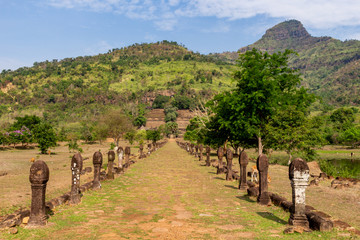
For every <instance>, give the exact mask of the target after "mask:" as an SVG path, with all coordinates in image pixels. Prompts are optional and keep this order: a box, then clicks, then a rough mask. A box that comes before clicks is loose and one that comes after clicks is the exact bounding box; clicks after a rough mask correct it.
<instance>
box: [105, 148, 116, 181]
mask: <svg viewBox="0 0 360 240" xmlns="http://www.w3.org/2000/svg"><path fill="white" fill-rule="evenodd" d="M114 161H115V152H114V151H109V152H108V167H107V168H108V172H107V174H106V178H107V179H111V180H112V179H114V178H115V176H114Z"/></svg>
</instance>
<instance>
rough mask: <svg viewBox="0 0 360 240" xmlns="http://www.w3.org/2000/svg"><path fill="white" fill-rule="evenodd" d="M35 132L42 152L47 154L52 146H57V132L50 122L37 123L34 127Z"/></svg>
mask: <svg viewBox="0 0 360 240" xmlns="http://www.w3.org/2000/svg"><path fill="white" fill-rule="evenodd" d="M33 134H34V137H35V139H36V142H37V143H38V144H39V148H40V151H41V153H42V154H46V152H47V150H48V149H49V148H50V147H55V146H56V133H55V130H54V128H53V127H52V126H51V125H50V124H49V123H46V122H41V123H39V124H37V125H36V126H35V127H34V129H33Z"/></svg>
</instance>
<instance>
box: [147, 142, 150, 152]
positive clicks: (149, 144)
mask: <svg viewBox="0 0 360 240" xmlns="http://www.w3.org/2000/svg"><path fill="white" fill-rule="evenodd" d="M147 147H148V155H150V154H151V143H149V144H148V145H147Z"/></svg>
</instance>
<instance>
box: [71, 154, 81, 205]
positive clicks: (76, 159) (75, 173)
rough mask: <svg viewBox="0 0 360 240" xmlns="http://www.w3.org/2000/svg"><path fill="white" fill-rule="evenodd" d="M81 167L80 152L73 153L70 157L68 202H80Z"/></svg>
mask: <svg viewBox="0 0 360 240" xmlns="http://www.w3.org/2000/svg"><path fill="white" fill-rule="evenodd" d="M82 167H83V158H82V157H81V154H80V153H76V154H74V156H73V157H72V159H71V173H72V176H71V191H70V200H69V203H70V204H79V203H80V200H81V199H80V173H81V170H82Z"/></svg>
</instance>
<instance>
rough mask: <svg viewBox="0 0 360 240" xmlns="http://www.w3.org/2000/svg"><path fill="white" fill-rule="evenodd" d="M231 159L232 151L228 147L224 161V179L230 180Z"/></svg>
mask: <svg viewBox="0 0 360 240" xmlns="http://www.w3.org/2000/svg"><path fill="white" fill-rule="evenodd" d="M232 160H233V152H232V150H231V149H230V148H228V149H227V151H226V163H227V172H226V181H231V180H232V179H233V178H232Z"/></svg>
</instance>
